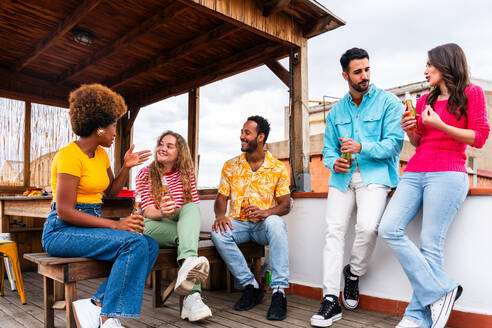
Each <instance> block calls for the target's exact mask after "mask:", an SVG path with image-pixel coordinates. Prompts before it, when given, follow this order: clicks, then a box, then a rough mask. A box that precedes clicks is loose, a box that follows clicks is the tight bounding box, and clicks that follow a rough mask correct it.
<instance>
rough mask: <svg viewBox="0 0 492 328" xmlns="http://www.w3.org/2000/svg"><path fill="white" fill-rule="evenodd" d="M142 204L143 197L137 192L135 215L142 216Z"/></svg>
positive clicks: (134, 206)
mask: <svg viewBox="0 0 492 328" xmlns="http://www.w3.org/2000/svg"><path fill="white" fill-rule="evenodd" d="M141 203H142V197H141V196H140V193H139V192H136V193H135V200H134V202H133V214H140V215H142V208H141Z"/></svg>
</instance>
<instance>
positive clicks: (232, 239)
mask: <svg viewBox="0 0 492 328" xmlns="http://www.w3.org/2000/svg"><path fill="white" fill-rule="evenodd" d="M231 223H232V227H233V228H234V230H232V231H231V229H230V228H229V227H227V231H226V232H225V233H220V232H215V231H212V241H213V242H214V245H215V248H217V250H218V252H219V254H220V256H221V257H222V259H223V260H224V262H225V263H226V265H227V267H228V268H229V270H230V271H231V273H232V274H233V275H234V277H236V279H237V280H238V281H239V283H240V284H241V286H246V285H247V284H248V283H250V282H251V281H252V280H253V278H254V277H255V276H254V275H253V273H251V270H250V269H249V267H248V264H247V263H246V260H245V259H244V256H243V254H242V253H241V251H240V250H239V247H238V246H237V244H241V243H246V242H248V241H253V242H255V243H258V244H261V245H270V266H271V270H272V282H271V283H270V286H271V287H272V288H274V287H282V288H288V287H289V246H288V242H287V226H286V224H285V222H284V220H283V219H282V218H281V217H280V216H277V215H271V216H269V217H267V218H266V219H265V220H263V221H259V222H257V223H253V222H248V221H240V220H231Z"/></svg>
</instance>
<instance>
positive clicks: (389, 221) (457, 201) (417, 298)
mask: <svg viewBox="0 0 492 328" xmlns="http://www.w3.org/2000/svg"><path fill="white" fill-rule="evenodd" d="M467 193H468V175H467V174H466V173H464V172H448V171H446V172H405V173H404V174H403V176H402V179H401V181H400V183H399V184H398V187H397V189H396V192H395V194H394V195H393V197H392V198H391V200H390V202H389V204H388V206H387V207H386V210H385V212H384V214H383V218H382V219H381V223H380V225H379V235H380V236H381V238H382V239H383V240H384V241H385V242H386V244H387V245H388V246H389V247H390V248H391V249H392V250H393V252H394V253H395V255H396V257H397V258H398V261H400V264H401V266H402V267H403V270H404V271H405V273H406V275H407V277H408V279H409V280H410V284H411V285H412V287H413V295H412V299H411V301H410V304H409V305H408V307H407V309H406V311H405V317H407V318H409V319H411V320H412V321H414V322H415V323H417V324H418V325H420V327H430V326H431V324H432V319H431V315H430V310H429V307H428V305H430V304H432V303H434V302H435V301H437V300H438V299H439V298H441V297H442V296H444V295H445V294H447V293H448V292H450V291H451V290H453V289H454V288H456V287H457V286H458V283H457V282H456V281H455V280H453V279H452V278H451V277H449V276H448V275H447V274H446V273H445V272H444V268H443V249H444V242H445V239H446V233H447V231H448V228H449V226H450V225H451V223H452V221H453V219H454V217H455V215H456V212H457V211H458V209H459V207H460V206H461V204H462V203H463V201H464V200H465V197H466V194H467ZM422 206H423V216H422V231H421V233H420V249H419V248H418V247H417V246H416V245H415V244H414V243H413V242H412V241H410V239H409V238H408V236H407V235H406V234H405V228H406V227H407V226H408V224H409V223H410V222H411V221H412V220H413V219H414V217H415V215H416V214H417V212H418V211H419V209H420V207H422Z"/></svg>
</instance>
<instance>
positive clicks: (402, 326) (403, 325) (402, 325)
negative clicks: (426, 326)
mask: <svg viewBox="0 0 492 328" xmlns="http://www.w3.org/2000/svg"><path fill="white" fill-rule="evenodd" d="M395 328H420V326H419V325H417V324H416V323H415V322H413V321H412V320H410V319H408V318H405V317H404V318H403V319H401V321H400V322H399V323H398V325H397V326H395Z"/></svg>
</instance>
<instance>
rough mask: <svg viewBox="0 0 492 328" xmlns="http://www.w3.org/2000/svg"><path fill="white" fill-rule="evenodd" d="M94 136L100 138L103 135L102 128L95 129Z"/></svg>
mask: <svg viewBox="0 0 492 328" xmlns="http://www.w3.org/2000/svg"><path fill="white" fill-rule="evenodd" d="M96 134H97V136H98V137H101V136H102V135H103V134H104V129H103V128H99V129H97V131H96Z"/></svg>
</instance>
